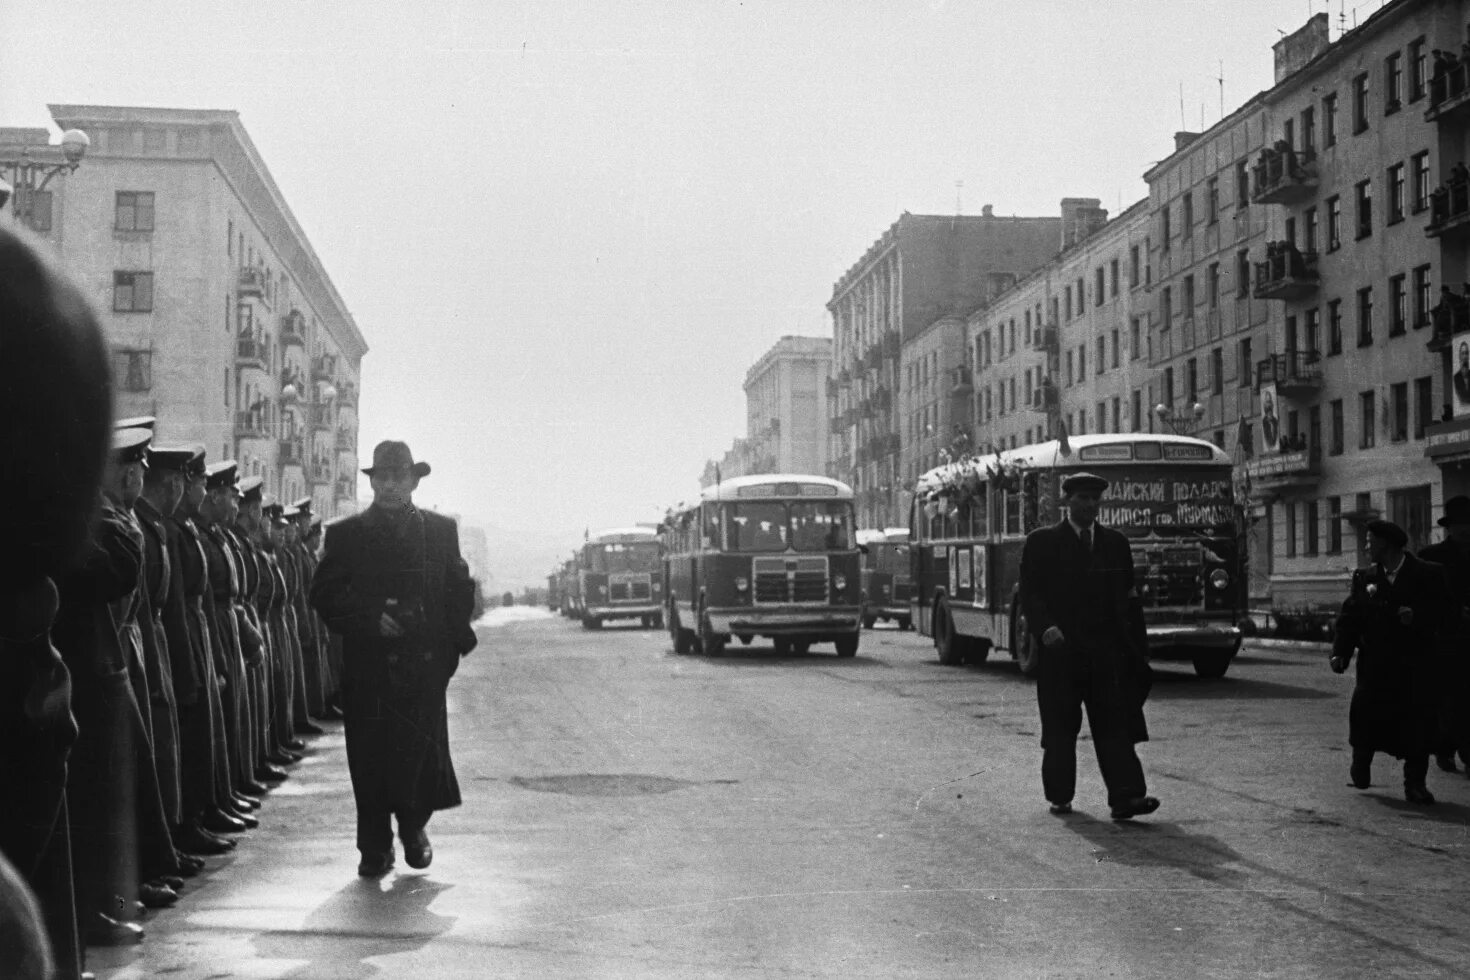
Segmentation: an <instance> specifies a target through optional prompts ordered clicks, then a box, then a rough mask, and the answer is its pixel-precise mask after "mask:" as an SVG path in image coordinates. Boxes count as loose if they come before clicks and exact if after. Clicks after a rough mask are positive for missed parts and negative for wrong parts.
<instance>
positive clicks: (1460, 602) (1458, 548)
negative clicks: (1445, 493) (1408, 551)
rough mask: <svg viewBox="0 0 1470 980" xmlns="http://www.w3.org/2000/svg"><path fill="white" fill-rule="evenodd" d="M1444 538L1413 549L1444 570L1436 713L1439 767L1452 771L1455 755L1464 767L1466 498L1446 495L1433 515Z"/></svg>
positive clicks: (1468, 621) (1468, 592) (1469, 670)
mask: <svg viewBox="0 0 1470 980" xmlns="http://www.w3.org/2000/svg"><path fill="white" fill-rule="evenodd" d="M1439 526H1440V527H1442V528H1444V533H1445V537H1444V540H1443V541H1441V542H1439V543H1438V544H1432V545H1430V546H1429V547H1427V548H1420V549H1419V557H1420V558H1422V559H1424V560H1425V561H1432V562H1434V563H1435V564H1437V565H1440V566H1441V567H1443V568H1444V571H1445V578H1446V579H1447V580H1448V581H1449V587H1450V599H1451V601H1452V602H1453V603H1454V606H1453V609H1452V611H1451V613H1450V616H1449V620H1448V622H1446V623H1445V628H1444V631H1443V632H1442V633H1441V634H1440V648H1441V650H1442V654H1441V655H1442V657H1443V659H1444V667H1445V684H1444V687H1443V689H1442V696H1441V699H1440V712H1439V744H1438V745H1437V746H1436V747H1435V755H1436V757H1437V759H1438V762H1439V767H1440V768H1441V769H1443V770H1445V771H1446V772H1454V771H1455V755H1456V753H1458V754H1459V756H1460V761H1461V762H1463V763H1464V764H1465V767H1466V769H1467V770H1470V497H1466V496H1458V497H1451V498H1450V499H1449V500H1446V501H1445V502H1444V516H1443V517H1441V518H1440V519H1439Z"/></svg>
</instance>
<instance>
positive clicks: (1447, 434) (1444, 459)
mask: <svg viewBox="0 0 1470 980" xmlns="http://www.w3.org/2000/svg"><path fill="white" fill-rule="evenodd" d="M1424 443H1425V445H1424V455H1425V456H1428V457H1429V458H1430V459H1431V460H1433V461H1434V463H1435V464H1436V465H1438V466H1449V465H1451V464H1458V463H1464V462H1466V461H1470V415H1466V416H1463V417H1461V418H1457V419H1450V420H1448V421H1445V422H1436V423H1434V424H1433V425H1431V426H1429V427H1428V428H1427V429H1425V431H1424Z"/></svg>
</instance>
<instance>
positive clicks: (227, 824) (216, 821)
mask: <svg viewBox="0 0 1470 980" xmlns="http://www.w3.org/2000/svg"><path fill="white" fill-rule="evenodd" d="M199 824H200V826H202V827H203V828H204V829H205V830H207V831H209V832H210V833H211V834H243V833H244V832H245V831H246V830H247V829H248V828H246V826H245V821H243V820H240V819H238V818H236V817H232V816H230V815H229V814H228V813H225V812H224V811H223V810H220V809H219V808H217V807H211V808H210V809H208V810H206V811H204V819H203V820H201V821H199Z"/></svg>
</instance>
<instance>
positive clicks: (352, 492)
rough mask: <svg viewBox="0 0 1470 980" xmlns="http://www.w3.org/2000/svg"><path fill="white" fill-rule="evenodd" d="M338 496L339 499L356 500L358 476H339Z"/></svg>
mask: <svg viewBox="0 0 1470 980" xmlns="http://www.w3.org/2000/svg"><path fill="white" fill-rule="evenodd" d="M336 497H337V499H338V500H356V499H357V477H355V476H345V475H344V476H339V477H337V490H336Z"/></svg>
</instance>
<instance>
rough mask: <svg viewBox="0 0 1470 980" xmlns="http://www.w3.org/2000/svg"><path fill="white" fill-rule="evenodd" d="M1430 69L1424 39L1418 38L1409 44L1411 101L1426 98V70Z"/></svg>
mask: <svg viewBox="0 0 1470 980" xmlns="http://www.w3.org/2000/svg"><path fill="white" fill-rule="evenodd" d="M1428 67H1429V64H1428V59H1427V58H1425V56H1424V38H1423V37H1417V38H1415V39H1414V40H1412V41H1410V42H1409V101H1410V102H1418V101H1419V100H1420V99H1422V98H1424V78H1425V69H1427V68H1428Z"/></svg>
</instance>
